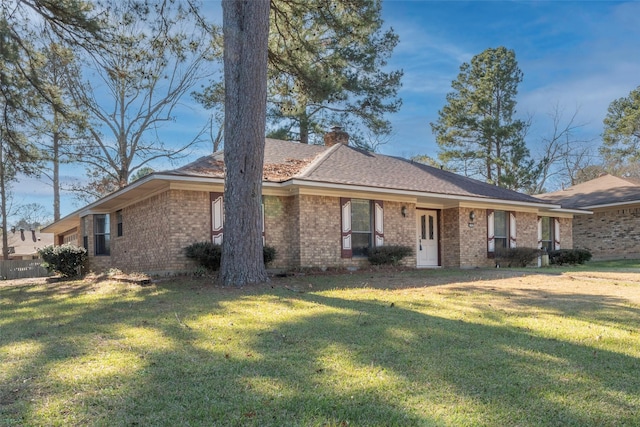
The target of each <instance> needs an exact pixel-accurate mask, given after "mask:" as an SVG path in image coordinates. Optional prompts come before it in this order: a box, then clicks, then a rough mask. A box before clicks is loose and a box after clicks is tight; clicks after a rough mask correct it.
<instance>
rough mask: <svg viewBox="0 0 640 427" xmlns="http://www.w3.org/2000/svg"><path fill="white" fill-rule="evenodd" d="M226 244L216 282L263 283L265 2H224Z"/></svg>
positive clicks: (265, 87) (265, 0)
mask: <svg viewBox="0 0 640 427" xmlns="http://www.w3.org/2000/svg"><path fill="white" fill-rule="evenodd" d="M222 11H223V18H222V19H223V29H224V81H225V117H224V129H225V141H224V161H225V168H226V175H225V191H224V202H225V203H224V212H225V220H224V221H225V222H224V240H223V243H222V262H221V266H220V278H221V280H222V283H223V284H224V285H235V286H242V285H244V284H248V283H259V282H264V281H266V280H267V273H266V269H265V267H264V260H263V253H262V224H261V221H262V216H261V204H262V168H263V163H264V139H265V127H266V106H267V41H268V35H269V0H223V2H222Z"/></svg>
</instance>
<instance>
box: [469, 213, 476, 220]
mask: <svg viewBox="0 0 640 427" xmlns="http://www.w3.org/2000/svg"><path fill="white" fill-rule="evenodd" d="M475 219H476V213H475V211H471V212H469V221H472V222H473V221H475Z"/></svg>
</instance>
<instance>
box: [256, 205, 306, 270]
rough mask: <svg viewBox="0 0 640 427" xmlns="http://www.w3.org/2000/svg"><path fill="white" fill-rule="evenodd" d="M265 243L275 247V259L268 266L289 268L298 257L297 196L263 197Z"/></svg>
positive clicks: (294, 263)
mask: <svg viewBox="0 0 640 427" xmlns="http://www.w3.org/2000/svg"><path fill="white" fill-rule="evenodd" d="M263 200H264V226H265V231H264V234H265V244H266V245H267V246H272V247H274V248H275V249H276V259H275V260H274V261H273V262H272V263H271V264H270V265H269V266H268V267H269V268H291V267H292V266H294V265H296V260H297V258H298V256H299V255H298V252H299V251H298V248H299V245H298V244H297V235H296V233H295V231H296V230H297V224H298V222H299V221H298V216H297V206H295V204H294V201H295V200H297V197H276V196H265V197H264V199H263Z"/></svg>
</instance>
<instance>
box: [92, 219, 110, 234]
mask: <svg viewBox="0 0 640 427" xmlns="http://www.w3.org/2000/svg"><path fill="white" fill-rule="evenodd" d="M107 218H108V217H107V215H95V216H94V217H93V229H94V230H95V232H96V234H104V233H105V232H106V231H107V227H108V224H109V220H108V219H107Z"/></svg>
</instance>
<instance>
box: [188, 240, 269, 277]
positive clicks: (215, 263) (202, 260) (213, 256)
mask: <svg viewBox="0 0 640 427" xmlns="http://www.w3.org/2000/svg"><path fill="white" fill-rule="evenodd" d="M185 255H186V256H187V258H191V259H193V260H195V261H196V262H197V263H198V265H199V266H201V267H204V268H206V269H207V270H211V271H218V270H220V261H221V259H222V247H221V246H220V245H217V244H214V243H211V242H197V243H193V244H191V245H189V246H187V247H186V248H185ZM276 255H277V252H276V249H275V248H274V247H271V246H265V247H264V248H263V249H262V256H263V260H264V263H265V265H266V264H269V263H270V262H271V261H273V260H274V259H275V258H276Z"/></svg>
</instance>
